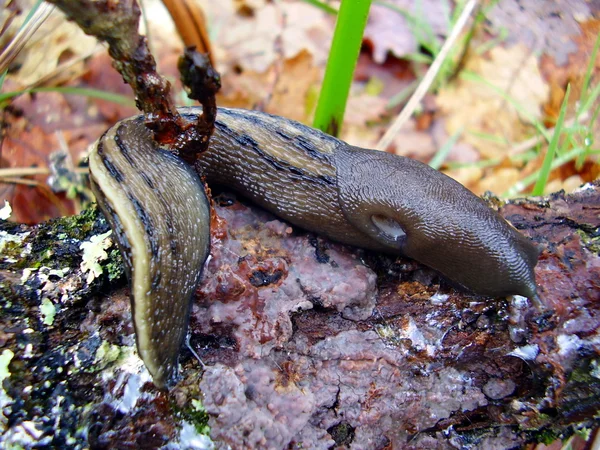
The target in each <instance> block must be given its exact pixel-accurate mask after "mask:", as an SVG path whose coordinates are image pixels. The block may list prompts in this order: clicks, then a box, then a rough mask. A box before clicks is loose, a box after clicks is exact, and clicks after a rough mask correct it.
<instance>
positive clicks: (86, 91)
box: [0, 86, 135, 106]
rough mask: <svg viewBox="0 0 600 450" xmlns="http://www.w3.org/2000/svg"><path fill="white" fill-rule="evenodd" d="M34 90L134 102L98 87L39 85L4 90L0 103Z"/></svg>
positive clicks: (129, 104)
mask: <svg viewBox="0 0 600 450" xmlns="http://www.w3.org/2000/svg"><path fill="white" fill-rule="evenodd" d="M36 92H59V93H62V94H74V95H83V96H85V97H91V98H98V99H101V100H106V101H108V102H113V103H118V104H120V105H124V106H135V102H134V101H133V99H131V98H129V97H126V96H124V95H121V94H114V93H112V92H105V91H101V90H98V89H90V88H81V87H71V86H65V87H39V88H32V89H25V90H23V91H12V92H5V93H2V94H0V103H2V102H5V101H7V100H10V99H12V98H14V97H18V96H19V95H23V94H28V93H36Z"/></svg>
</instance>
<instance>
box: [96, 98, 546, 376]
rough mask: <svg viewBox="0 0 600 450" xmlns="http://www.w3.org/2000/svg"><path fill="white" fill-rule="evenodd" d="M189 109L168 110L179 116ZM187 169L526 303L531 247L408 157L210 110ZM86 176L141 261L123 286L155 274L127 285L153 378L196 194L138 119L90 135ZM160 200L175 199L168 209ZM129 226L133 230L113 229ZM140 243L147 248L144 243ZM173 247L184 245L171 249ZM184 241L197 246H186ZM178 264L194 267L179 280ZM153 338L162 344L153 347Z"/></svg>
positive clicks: (164, 366) (178, 303) (183, 294)
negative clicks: (205, 145) (211, 124)
mask: <svg viewBox="0 0 600 450" xmlns="http://www.w3.org/2000/svg"><path fill="white" fill-rule="evenodd" d="M200 111H201V110H200V109H199V108H181V109H180V113H181V114H182V115H183V116H184V117H186V118H187V119H188V120H190V121H196V119H197V115H198V114H199V113H200ZM152 154H155V155H160V156H155V157H153V156H152ZM126 155H129V156H126ZM107 161H110V163H109V164H108V165H107ZM196 171H197V172H199V173H201V174H202V176H203V177H205V178H206V180H207V181H208V183H209V184H210V183H217V184H223V185H226V186H229V187H232V188H233V189H235V190H237V191H239V192H240V193H241V194H243V195H244V196H246V197H247V198H249V199H250V200H252V201H254V202H255V203H257V204H259V205H261V206H262V207H264V208H265V209H267V210H269V211H271V212H273V213H274V214H276V215H278V216H279V217H281V218H283V219H284V220H286V221H289V222H291V223H292V224H294V225H297V226H299V227H302V228H305V229H307V230H311V231H314V232H317V233H319V234H321V235H324V236H327V237H328V238H331V239H333V240H336V241H339V242H342V243H345V244H350V245H353V246H358V247H363V248H367V249H371V250H376V251H381V252H386V253H392V254H399V255H404V256H407V257H410V258H412V259H415V260H417V261H419V262H422V263H424V264H426V265H428V266H429V267H431V268H433V269H435V270H437V271H438V272H440V273H441V274H443V275H444V276H446V277H447V278H448V279H450V280H451V281H452V282H454V283H455V284H458V285H460V286H462V287H464V288H466V289H467V290H470V291H472V292H474V293H477V294H482V295H487V296H494V297H498V296H504V295H510V294H519V295H522V296H525V297H529V298H532V299H535V298H537V294H536V285H535V275H534V267H535V265H536V263H537V259H538V255H539V250H538V249H537V247H536V246H535V245H534V244H533V243H532V242H531V241H530V240H529V239H527V238H526V237H524V236H523V235H521V234H520V233H519V232H518V231H516V230H515V229H514V228H513V227H512V226H510V225H509V224H508V223H507V222H506V221H505V220H504V219H503V218H502V217H501V216H500V215H499V214H498V213H496V212H495V211H493V210H492V209H490V208H489V207H488V206H487V205H486V204H485V202H483V200H481V199H480V198H479V197H477V196H475V195H474V194H472V193H471V192H470V191H469V190H467V189H466V188H465V187H463V186H462V185H461V184H460V183H458V182H456V181H454V180H453V179H451V178H449V177H448V176H446V175H444V174H442V173H440V172H438V171H436V170H434V169H431V168H430V167H429V166H427V165H425V164H422V163H420V162H418V161H414V160H412V159H409V158H404V157H400V156H395V155H391V154H389V153H383V152H378V151H373V150H366V149H362V148H357V147H353V146H350V145H348V144H346V143H345V142H343V141H340V140H339V139H336V138H333V137H331V136H329V135H327V134H325V133H322V132H320V131H318V130H315V129H313V128H310V127H307V126H305V125H302V124H300V123H298V122H295V121H292V120H288V119H285V118H282V117H277V116H272V115H269V114H265V113H260V112H255V111H246V110H239V109H226V108H220V109H219V112H218V116H217V121H216V123H215V133H214V135H213V136H212V138H211V141H210V146H209V149H208V151H207V152H205V153H203V154H202V155H201V156H200V158H199V159H198V161H197V163H196ZM90 172H91V175H92V179H93V185H95V192H96V195H97V197H98V202H99V204H100V206H101V208H102V209H103V211H104V212H105V214H106V215H107V217H108V219H109V221H110V222H111V224H112V226H113V229H114V230H115V233H116V234H117V236H119V235H122V234H123V232H124V234H125V235H126V238H120V239H119V242H120V246H121V249H122V251H123V253H124V255H125V260H126V261H129V262H128V265H129V266H130V267H133V268H136V267H137V260H138V259H140V260H142V261H143V264H142V263H140V269H139V270H138V271H135V270H132V269H130V272H131V273H130V280H131V284H132V286H137V284H138V281H137V280H138V277H139V278H141V279H144V280H150V279H153V275H152V273H153V272H152V270H151V269H152V268H154V270H155V271H159V273H161V272H162V273H163V277H162V279H159V280H158V281H157V282H156V283H154V282H151V283H150V282H148V281H145V284H146V286H148V285H150V289H149V290H144V289H146V288H144V289H139V290H138V289H137V288H136V289H134V288H132V292H133V302H132V304H133V309H134V310H135V311H136V314H137V312H139V311H140V310H141V309H144V310H145V312H144V313H143V314H146V316H145V318H144V321H145V322H144V323H145V325H143V326H141V325H138V324H137V322H136V332H137V339H138V348H139V349H140V354H141V355H142V358H143V359H144V362H145V363H146V365H147V366H148V367H149V368H150V367H151V366H153V367H156V369H151V370H150V372H151V373H152V374H153V376H154V378H155V382H156V381H157V375H156V373H161V374H165V373H169V372H170V371H171V370H172V365H173V362H174V361H175V359H176V355H177V352H178V349H179V345H180V343H181V339H182V335H183V333H184V332H185V329H186V323H187V311H188V309H189V301H190V292H191V290H192V289H193V285H194V283H195V282H196V280H197V278H198V276H199V273H200V270H201V266H202V262H203V261H204V258H205V257H206V252H207V248H208V238H209V236H208V223H209V219H208V214H209V213H208V206H207V203H206V198H205V196H204V191H203V190H202V188H201V185H200V184H199V181H198V180H197V178H196V177H193V176H192V175H191V174H189V173H188V172H187V171H186V170H184V169H183V168H182V163H181V162H180V161H178V160H177V159H176V158H173V157H170V156H169V155H167V154H166V153H165V151H163V150H160V149H158V148H157V147H156V145H155V144H154V143H153V141H152V139H151V138H150V135H149V132H147V131H146V130H145V128H144V125H143V122H142V120H141V118H132V119H127V120H125V121H123V122H120V124H117V125H116V126H115V127H114V128H112V129H111V130H109V131H108V132H107V133H106V134H105V135H104V136H103V137H102V138H101V139H100V140H99V142H98V143H97V145H96V149H95V151H94V153H93V154H92V157H90ZM157 172H158V173H157ZM180 172H181V173H186V174H187V175H186V176H185V177H183V176H182V175H181V174H180ZM159 174H160V176H159ZM146 178H150V180H151V186H149V185H148V183H147V182H146ZM175 186H176V187H177V188H179V189H181V191H182V192H183V193H185V194H184V197H182V198H181V199H179V200H173V199H172V198H171V197H169V196H173V195H174V194H173V193H172V190H173V189H175ZM117 193H119V195H117ZM192 193H193V194H192ZM167 197H169V199H168V200H167ZM192 197H193V198H192ZM172 201H174V202H180V204H183V202H184V201H185V205H186V206H185V208H175V207H169V205H172V204H173V203H172ZM138 205H139V206H138ZM198 205H202V206H198ZM130 222H135V223H137V224H138V225H136V226H135V227H133V226H129V227H128V226H126V225H124V224H125V223H130ZM191 223H196V224H197V223H203V224H204V225H203V226H202V227H199V228H194V227H193V226H189V224H191ZM128 230H129V231H128ZM128 233H129V234H128ZM152 239H155V242H156V245H157V246H158V247H157V248H155V249H154V250H155V251H153V249H152V246H151V245H150V246H149V245H148V242H152ZM173 240H174V242H176V244H172V242H173ZM138 242H140V244H138ZM142 242H146V244H145V246H142V245H141V243H142ZM183 242H186V243H187V246H183V248H181V247H180V246H181V244H182V243H183ZM174 247H175V248H176V250H174ZM193 247H197V248H198V251H197V252H192V251H190V249H191V248H193ZM192 253H193V254H194V256H195V257H192ZM166 254H172V259H174V260H175V261H177V262H178V264H179V266H178V268H177V269H174V268H173V267H170V266H167V264H169V263H170V260H169V259H168V258H166V257H165V256H163V255H166ZM157 255H158V256H157ZM132 264H133V266H132ZM142 267H143V268H142ZM182 267H188V268H190V269H189V271H191V270H192V267H195V268H196V269H195V270H196V272H194V273H193V274H191V275H190V272H189V271H182V269H181V268H182ZM149 271H150V272H149ZM148 272H149V273H148ZM167 273H168V274H169V275H168V276H165V274H167ZM176 275H178V276H180V277H182V278H181V279H176ZM174 293H177V295H174ZM138 296H139V298H138ZM163 302H164V304H163ZM165 309H168V310H169V313H167V314H165ZM134 320H137V316H136V318H135V319H134ZM148 329H152V332H149V331H148ZM141 334H142V336H141ZM146 334H147V336H144V335H146ZM162 340H168V341H169V342H170V344H169V345H166V346H163V345H162V344H161V341H162ZM147 347H148V348H147ZM167 354H168V356H167ZM159 356H160V358H159ZM153 370H154V371H153ZM164 379H165V376H164V375H163V376H161V377H160V378H159V380H158V381H159V383H160V381H161V380H164ZM157 384H158V383H157Z"/></svg>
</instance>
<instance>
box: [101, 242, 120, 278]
mask: <svg viewBox="0 0 600 450" xmlns="http://www.w3.org/2000/svg"><path fill="white" fill-rule="evenodd" d="M104 270H106V273H108V279H109V280H110V281H113V280H118V279H119V278H121V277H123V276H124V275H125V268H124V266H123V258H122V257H121V252H120V251H119V250H118V249H116V248H114V249H112V250H111V251H110V252H109V253H108V259H107V260H106V263H105V264H104Z"/></svg>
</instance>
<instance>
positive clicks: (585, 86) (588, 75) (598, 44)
mask: <svg viewBox="0 0 600 450" xmlns="http://www.w3.org/2000/svg"><path fill="white" fill-rule="evenodd" d="M599 47H600V34H598V37H597V38H596V43H595V44H594V49H593V50H592V54H591V55H590V62H589V64H588V66H587V70H586V71H585V77H583V85H582V86H581V99H580V101H581V103H582V104H583V103H586V99H587V91H588V87H589V85H590V80H591V79H592V72H593V71H594V66H595V65H596V55H597V54H598V48H599ZM580 111H585V109H584V108H581V109H580ZM578 113H579V111H578Z"/></svg>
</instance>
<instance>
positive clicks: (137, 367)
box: [96, 346, 155, 414]
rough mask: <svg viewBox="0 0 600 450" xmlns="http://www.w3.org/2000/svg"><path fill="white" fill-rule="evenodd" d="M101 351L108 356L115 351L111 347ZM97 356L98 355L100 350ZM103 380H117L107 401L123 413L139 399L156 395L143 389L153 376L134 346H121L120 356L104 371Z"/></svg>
mask: <svg viewBox="0 0 600 450" xmlns="http://www.w3.org/2000/svg"><path fill="white" fill-rule="evenodd" d="M107 348H108V347H107ZM101 353H103V354H104V355H106V357H108V358H111V357H113V356H114V351H113V350H111V349H110V348H108V351H107V352H105V351H101ZM96 356H98V352H97V353H96ZM102 380H104V382H106V383H108V382H109V381H112V380H116V383H115V386H114V388H113V389H112V392H111V393H110V395H109V396H107V398H106V401H107V402H108V403H109V404H110V405H111V406H112V407H114V408H115V409H118V410H119V411H120V412H122V413H123V414H127V413H128V412H130V411H132V410H133V409H134V408H135V407H136V405H137V404H138V401H140V400H144V399H150V398H151V397H153V396H154V395H155V394H152V393H149V392H142V390H141V388H142V386H143V385H144V384H146V383H147V382H151V381H152V377H151V376H150V372H148V370H147V369H146V366H144V363H143V362H142V360H141V359H140V357H139V356H138V354H137V352H136V351H135V347H133V346H132V347H128V346H122V347H119V357H118V358H117V359H116V361H115V363H114V364H112V365H109V366H108V367H106V368H105V369H104V370H103V371H102Z"/></svg>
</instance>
